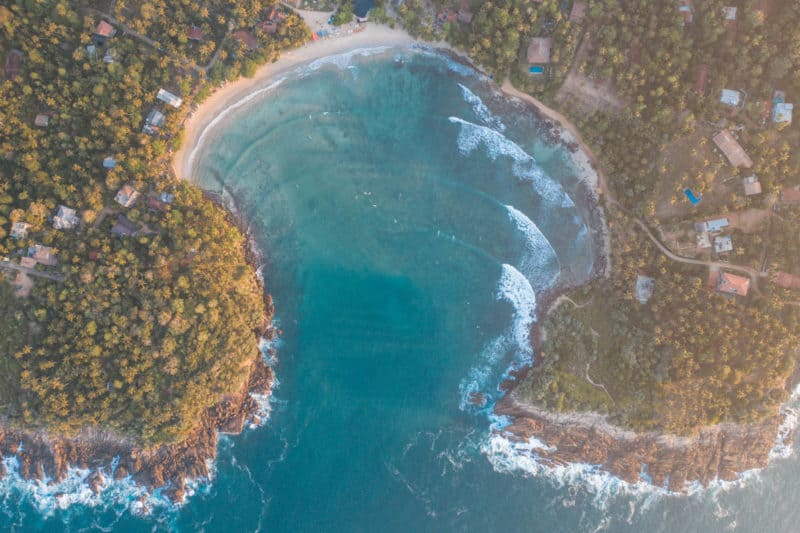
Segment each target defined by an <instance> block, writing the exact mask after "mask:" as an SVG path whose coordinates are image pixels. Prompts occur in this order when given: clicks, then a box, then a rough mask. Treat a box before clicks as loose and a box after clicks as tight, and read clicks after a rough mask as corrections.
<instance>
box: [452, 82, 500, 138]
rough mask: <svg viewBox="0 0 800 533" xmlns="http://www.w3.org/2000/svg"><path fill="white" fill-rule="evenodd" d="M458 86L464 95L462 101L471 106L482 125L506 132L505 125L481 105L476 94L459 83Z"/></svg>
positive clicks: (484, 105)
mask: <svg viewBox="0 0 800 533" xmlns="http://www.w3.org/2000/svg"><path fill="white" fill-rule="evenodd" d="M458 86H459V87H461V94H463V95H464V101H465V102H467V103H468V104H470V105H471V106H472V110H473V111H474V112H475V115H477V116H478V118H480V119H481V120H482V121H483V123H484V124H486V125H487V126H489V127H490V128H493V129H495V130H497V131H500V132H503V131H506V125H505V124H503V122H502V121H501V120H500V119H499V118H497V117H496V116H494V114H492V112H491V111H489V108H488V107H486V104H484V103H483V100H481V99H480V97H479V96H478V95H477V94H475V93H473V92H472V91H470V90H469V89H468V88H467V87H466V86H465V85H463V84H461V83H459V84H458Z"/></svg>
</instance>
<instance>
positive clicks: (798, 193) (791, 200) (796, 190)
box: [781, 185, 800, 204]
mask: <svg viewBox="0 0 800 533" xmlns="http://www.w3.org/2000/svg"><path fill="white" fill-rule="evenodd" d="M781 202H784V203H787V204H797V203H800V186H798V185H795V186H794V187H786V188H785V189H783V190H782V191H781Z"/></svg>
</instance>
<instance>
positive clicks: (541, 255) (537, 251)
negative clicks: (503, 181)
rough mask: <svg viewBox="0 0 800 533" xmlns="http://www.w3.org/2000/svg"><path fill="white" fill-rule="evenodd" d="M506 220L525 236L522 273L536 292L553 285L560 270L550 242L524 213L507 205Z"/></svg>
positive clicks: (520, 265) (521, 265)
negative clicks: (512, 223)
mask: <svg viewBox="0 0 800 533" xmlns="http://www.w3.org/2000/svg"><path fill="white" fill-rule="evenodd" d="M506 211H508V218H509V219H510V220H511V221H512V222H514V224H515V225H516V226H517V229H518V230H519V231H520V232H522V233H523V234H524V235H525V255H524V256H523V257H522V260H521V262H520V264H519V268H520V270H521V271H522V273H523V274H524V275H525V277H526V278H528V279H529V280H530V281H531V284H532V285H533V286H534V287H535V288H536V290H537V291H543V290H544V289H546V288H548V287H550V286H552V285H553V282H555V280H556V278H558V274H559V272H560V270H561V265H560V264H559V262H558V256H557V255H556V251H555V250H554V249H553V246H552V245H551V244H550V241H548V240H547V238H546V237H545V236H544V235H543V234H542V232H541V231H540V230H539V228H538V227H537V226H536V224H534V222H533V221H532V220H531V219H530V218H528V217H527V216H526V215H525V213H523V212H522V211H519V210H518V209H516V208H514V206H511V205H507V206H506Z"/></svg>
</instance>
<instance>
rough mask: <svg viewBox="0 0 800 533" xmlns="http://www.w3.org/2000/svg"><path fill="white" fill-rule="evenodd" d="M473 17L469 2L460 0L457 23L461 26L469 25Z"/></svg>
mask: <svg viewBox="0 0 800 533" xmlns="http://www.w3.org/2000/svg"><path fill="white" fill-rule="evenodd" d="M473 16H474V15H473V13H472V6H470V5H469V0H461V5H460V6H459V8H458V21H459V22H461V23H463V24H469V23H471V22H472V17H473Z"/></svg>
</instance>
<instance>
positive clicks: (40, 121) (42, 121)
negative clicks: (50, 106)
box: [33, 113, 50, 128]
mask: <svg viewBox="0 0 800 533" xmlns="http://www.w3.org/2000/svg"><path fill="white" fill-rule="evenodd" d="M33 124H34V125H35V126H38V127H39V128H46V127H48V126H49V125H50V115H47V114H45V113H39V114H38V115H36V118H35V119H33Z"/></svg>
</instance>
